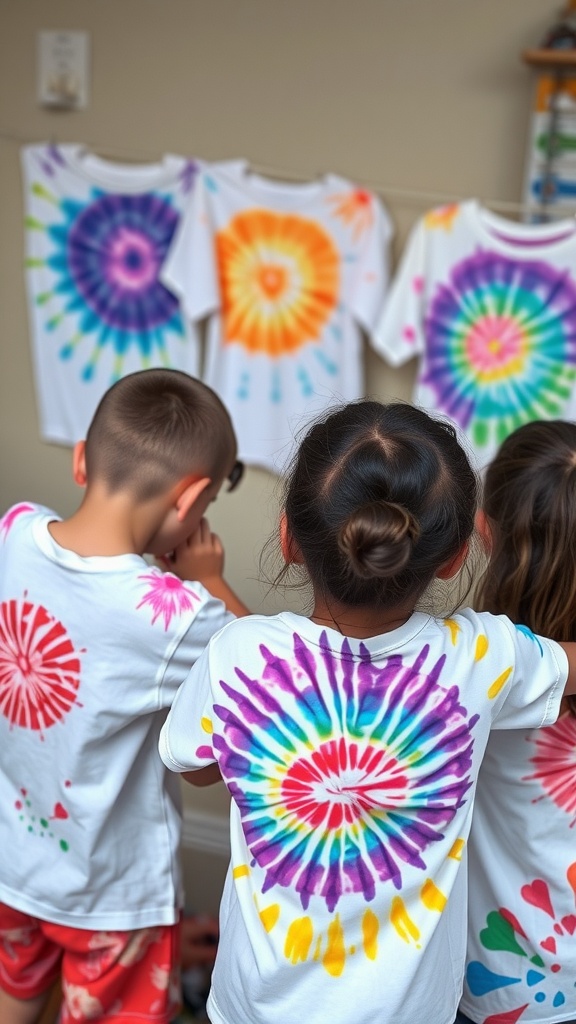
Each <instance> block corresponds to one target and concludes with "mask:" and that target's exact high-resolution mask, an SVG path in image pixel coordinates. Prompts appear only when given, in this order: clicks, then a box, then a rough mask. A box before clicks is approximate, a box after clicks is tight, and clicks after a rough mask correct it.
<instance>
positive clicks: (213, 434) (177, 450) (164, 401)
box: [86, 369, 236, 501]
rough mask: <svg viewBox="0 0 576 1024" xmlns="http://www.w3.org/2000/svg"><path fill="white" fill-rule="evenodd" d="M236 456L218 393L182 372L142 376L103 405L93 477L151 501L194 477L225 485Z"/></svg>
mask: <svg viewBox="0 0 576 1024" xmlns="http://www.w3.org/2000/svg"><path fill="white" fill-rule="evenodd" d="M235 455H236V438H235V435H234V429H233V427H232V422H231V420H230V416H229V414H228V412H227V410H226V408H225V406H224V405H223V404H222V402H221V401H220V399H219V398H218V396H217V395H216V394H215V392H214V391H212V389H211V388H209V387H207V386H206V385H205V384H203V383H202V382H201V381H199V380H196V379H195V378H194V377H190V376H189V375H188V374H187V373H182V372H181V371H180V370H164V369H152V370H142V371H139V372H137V373H132V374H129V375H128V376H126V377H123V378H122V379H121V380H119V381H117V382H116V384H114V385H113V386H112V387H111V388H110V389H109V390H108V391H107V392H106V394H105V395H104V396H103V398H102V400H101V401H100V404H99V405H98V408H97V409H96V412H95V414H94V417H93V419H92V422H91V424H90V427H89V429H88V434H87V437H86V475H87V478H88V481H89V482H90V480H95V479H99V480H101V481H103V482H104V483H105V484H106V486H107V488H108V490H109V491H110V493H114V492H118V491H121V490H130V491H131V492H132V493H133V494H134V496H135V497H136V498H137V499H138V500H139V501H146V500H148V499H150V498H153V497H155V496H156V495H158V494H160V493H162V491H164V490H166V489H167V488H170V487H171V486H172V485H173V484H175V483H177V482H178V480H181V479H183V478H184V477H186V476H189V475H192V474H193V475H195V476H197V475H200V476H208V477H210V479H211V480H214V481H216V480H221V479H223V478H224V477H225V476H226V474H227V472H228V471H229V469H230V465H231V463H232V462H233V461H234V458H235Z"/></svg>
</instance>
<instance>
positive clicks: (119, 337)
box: [22, 144, 198, 444]
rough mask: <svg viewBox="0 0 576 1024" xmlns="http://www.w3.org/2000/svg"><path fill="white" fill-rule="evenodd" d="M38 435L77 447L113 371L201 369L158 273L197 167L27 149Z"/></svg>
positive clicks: (181, 161)
mask: <svg viewBox="0 0 576 1024" xmlns="http://www.w3.org/2000/svg"><path fill="white" fill-rule="evenodd" d="M22 170H23V179H24V182H23V184H24V204H25V212H26V284H27V290H28V307H29V314H30V332H31V343H32V356H33V365H34V370H35V380H36V392H37V396H38V416H39V424H40V432H41V435H42V437H43V438H45V439H46V440H47V441H57V442H59V443H62V444H74V443H75V442H76V441H78V440H81V439H82V438H84V437H85V436H86V431H87V429H88V426H89V424H90V420H91V419H92V416H93V413H94V410H95V409H96V406H97V404H98V402H99V401H100V399H101V397H102V395H103V394H104V392H105V391H107V390H108V388H109V387H110V385H111V384H113V383H114V381H115V380H117V379H118V378H119V377H123V376H125V375H126V374H127V373H132V372H134V371H136V370H143V369H146V368H147V367H150V366H170V367H173V368H174V369H176V370H184V371H185V372H187V373H190V374H193V375H197V373H198V339H197V337H196V333H195V330H194V327H193V325H191V324H190V322H189V320H188V318H187V317H184V316H182V314H181V312H180V305H179V302H178V299H177V298H176V297H175V296H174V295H172V294H171V292H169V291H168V289H167V288H166V287H165V286H164V285H163V284H162V282H161V281H160V279H159V271H160V267H161V266H162V263H163V261H164V259H165V256H166V253H167V251H168V248H169V245H170V243H171V240H172V236H173V235H174V232H175V230H176V227H177V225H178V222H179V220H180V217H181V214H182V211H183V210H184V208H185V207H186V205H187V203H188V199H189V196H190V193H191V191H192V188H193V183H194V180H195V176H196V173H197V170H198V165H197V164H196V163H195V162H194V161H191V160H187V159H186V158H184V157H181V156H170V155H168V156H166V157H165V158H164V160H163V162H162V163H160V164H140V165H138V164H129V165H125V164H116V163H111V162H110V161H108V160H101V159H100V158H99V157H96V156H94V155H93V154H91V153H87V152H84V151H83V150H82V147H81V146H78V145H74V144H67V145H60V146H50V145H46V144H40V145H34V146H25V147H24V148H23V150H22Z"/></svg>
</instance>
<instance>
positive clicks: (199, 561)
mask: <svg viewBox="0 0 576 1024" xmlns="http://www.w3.org/2000/svg"><path fill="white" fill-rule="evenodd" d="M166 568H167V569H169V571H170V572H173V573H174V574H175V575H176V576H179V577H180V579H181V580H198V582H199V583H203V584H204V585H205V586H207V587H208V583H209V582H210V581H211V580H214V579H221V577H222V573H223V571H224V548H223V547H222V543H221V541H220V538H219V536H218V535H217V534H216V533H212V531H211V530H210V524H209V522H208V520H207V519H202V520H201V521H200V525H199V527H198V529H197V530H196V532H195V533H193V534H192V535H191V536H190V537H188V538H187V539H186V540H185V541H183V542H182V544H179V545H178V547H177V548H176V549H175V550H174V551H173V552H172V555H171V556H170V558H169V559H168V562H167V564H166ZM208 589H210V588H209V587H208Z"/></svg>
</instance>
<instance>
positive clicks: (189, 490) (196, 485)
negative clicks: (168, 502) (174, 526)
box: [174, 476, 212, 523]
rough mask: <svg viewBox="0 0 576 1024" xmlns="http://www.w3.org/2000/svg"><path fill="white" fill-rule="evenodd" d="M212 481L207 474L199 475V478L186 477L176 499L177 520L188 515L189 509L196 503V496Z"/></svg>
mask: <svg viewBox="0 0 576 1024" xmlns="http://www.w3.org/2000/svg"><path fill="white" fill-rule="evenodd" d="M211 483H212V481H211V479H210V477H209V476H203V477H200V479H199V480H198V479H192V480H191V479H188V480H187V481H185V482H184V483H183V485H181V489H180V490H179V492H178V494H177V496H176V501H175V502H174V504H175V506H176V511H177V513H178V522H179V523H181V522H183V520H184V519H185V518H186V516H187V515H188V513H189V511H190V509H191V508H192V507H193V505H195V504H196V502H197V501H198V498H199V497H200V495H201V494H202V492H203V491H205V490H206V488H207V487H209V486H210V484H211Z"/></svg>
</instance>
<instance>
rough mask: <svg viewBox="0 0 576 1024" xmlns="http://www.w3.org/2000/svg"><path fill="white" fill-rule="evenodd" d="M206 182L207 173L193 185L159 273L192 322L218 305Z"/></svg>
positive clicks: (214, 254)
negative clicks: (187, 204)
mask: <svg viewBox="0 0 576 1024" xmlns="http://www.w3.org/2000/svg"><path fill="white" fill-rule="evenodd" d="M209 180H210V178H209V175H208V171H206V172H204V173H203V174H202V175H201V177H200V178H199V179H198V181H197V182H196V184H195V186H194V192H193V195H192V199H191V201H190V205H189V206H188V208H187V210H186V212H185V214H184V216H183V217H182V218H181V220H180V224H179V227H178V229H177V231H176V234H175V236H174V239H173V242H172V245H171V246H170V249H169V250H168V255H167V257H166V260H165V261H164V264H163V266H162V269H161V271H160V279H161V281H162V282H163V283H164V284H165V285H166V287H167V288H168V289H169V290H170V291H172V292H174V294H175V295H177V296H178V297H179V299H180V301H181V304H182V307H183V309H184V310H185V312H186V313H187V315H188V316H189V318H190V319H191V320H192V321H196V320H202V319H203V317H205V316H208V314H209V313H213V312H214V311H215V310H217V309H218V308H219V307H220V301H221V299H220V287H219V280H218V261H217V254H216V244H215V238H214V226H213V218H212V215H211V208H210V190H209V187H208V184H207V182H208V181H209Z"/></svg>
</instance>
